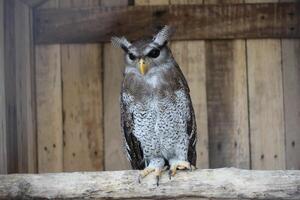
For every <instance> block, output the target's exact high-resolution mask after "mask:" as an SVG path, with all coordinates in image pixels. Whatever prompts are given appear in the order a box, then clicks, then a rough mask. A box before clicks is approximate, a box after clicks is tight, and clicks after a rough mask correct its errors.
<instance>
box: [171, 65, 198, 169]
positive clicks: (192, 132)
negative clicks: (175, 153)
mask: <svg viewBox="0 0 300 200" xmlns="http://www.w3.org/2000/svg"><path fill="white" fill-rule="evenodd" d="M176 67H177V69H178V72H179V76H180V80H181V82H182V85H183V89H184V90H185V92H186V95H187V97H188V101H189V102H188V103H189V108H190V109H189V110H190V116H191V117H190V119H188V122H187V134H188V136H189V148H188V161H189V162H190V163H191V165H193V166H196V160H197V152H196V143H197V125H196V118H195V112H194V108H193V104H192V101H191V97H190V89H189V86H188V84H187V81H186V79H185V77H184V75H183V73H182V71H181V69H180V67H179V66H178V64H176Z"/></svg>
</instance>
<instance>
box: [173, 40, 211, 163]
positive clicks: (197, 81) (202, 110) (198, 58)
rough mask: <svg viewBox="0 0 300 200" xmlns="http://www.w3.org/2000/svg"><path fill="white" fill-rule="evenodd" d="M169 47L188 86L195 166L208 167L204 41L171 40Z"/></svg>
mask: <svg viewBox="0 0 300 200" xmlns="http://www.w3.org/2000/svg"><path fill="white" fill-rule="evenodd" d="M171 49H172V53H173V55H174V58H175V60H176V61H177V63H178V64H179V66H180V67H181V69H182V71H183V74H184V75H185V78H186V79H187V82H188V85H189V88H190V95H191V98H192V103H193V107H194V111H195V116H196V123H197V136H198V140H197V148H196V150H197V167H198V168H208V167H209V158H208V131H207V103H206V72H205V71H206V67H205V66H206V58H205V43H204V41H194V42H191V41H187V42H186V41H182V42H181V41H180V42H172V44H171Z"/></svg>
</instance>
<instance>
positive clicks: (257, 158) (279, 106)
mask: <svg viewBox="0 0 300 200" xmlns="http://www.w3.org/2000/svg"><path fill="white" fill-rule="evenodd" d="M277 2H279V0H245V3H277ZM246 44H247V52H248V53H247V54H248V55H247V61H248V63H247V65H248V85H249V101H250V102H249V113H250V138H251V161H252V164H251V167H252V168H253V169H285V166H286V164H285V155H284V148H285V147H284V146H285V144H284V140H285V138H284V127H283V126H284V124H283V123H284V121H283V96H282V95H283V94H282V93H283V92H282V84H283V83H282V70H281V67H282V66H281V45H280V40H278V39H261V40H247V43H246ZM250 48H251V49H250ZM262 49H263V50H262ZM258 52H259V53H260V54H259V53H258ZM249 56H251V57H249ZM253 59H254V60H253ZM271 67H272V69H273V70H272V72H273V74H271V75H270V71H271V69H270V68H271ZM261 71H263V73H264V76H263V75H262V73H261ZM250 72H251V73H252V74H251V73H250ZM254 74H259V76H257V77H253V75H254ZM275 79H277V80H275ZM260 87H261V88H260ZM253 95H254V96H253ZM257 102H258V103H259V104H256V103H257ZM265 104H266V105H265ZM258 111H259V113H258ZM266 117H267V118H266Z"/></svg>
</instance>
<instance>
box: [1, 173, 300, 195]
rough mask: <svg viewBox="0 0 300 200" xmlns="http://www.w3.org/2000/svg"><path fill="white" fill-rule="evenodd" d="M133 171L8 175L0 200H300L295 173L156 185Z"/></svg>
mask: <svg viewBox="0 0 300 200" xmlns="http://www.w3.org/2000/svg"><path fill="white" fill-rule="evenodd" d="M137 178H138V171H106V172H74V173H57V174H36V175H31V174H28V175H27V174H12V175H1V176H0V199H11V198H13V199H20V198H21V199H74V198H75V199H83V198H93V199H94V198H95V199H141V198H146V199H160V198H163V199H167V198H176V199H178V198H179V199H189V198H192V199H195V198H203V199H206V198H209V199H272V200H276V199H295V200H296V199H297V200H299V199H300V171H292V170H290V171H281V170H278V171H254V170H253V171H251V170H241V169H235V168H222V169H203V170H196V171H193V172H190V171H181V172H179V173H178V174H177V175H176V176H175V177H174V178H172V180H169V178H168V176H167V173H164V174H163V176H162V178H161V181H160V185H159V186H158V187H157V186H156V185H155V178H154V176H153V175H149V176H148V177H146V178H145V179H143V180H142V183H140V184H139V183H138V182H137Z"/></svg>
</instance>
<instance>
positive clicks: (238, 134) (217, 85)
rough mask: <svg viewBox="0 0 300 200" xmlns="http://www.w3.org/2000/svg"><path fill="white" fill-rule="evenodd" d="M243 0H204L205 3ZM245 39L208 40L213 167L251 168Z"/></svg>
mask: <svg viewBox="0 0 300 200" xmlns="http://www.w3.org/2000/svg"><path fill="white" fill-rule="evenodd" d="M243 2H244V1H243V0H226V1H220V0H204V3H205V4H232V3H243ZM246 71H247V68H246V49H245V41H244V40H223V41H214V40H212V41H206V79H207V105H208V132H209V159H210V167H212V168H216V167H230V166H233V167H240V168H246V169H247V168H250V155H249V125H248V102H247V75H246V74H247V73H246Z"/></svg>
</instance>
